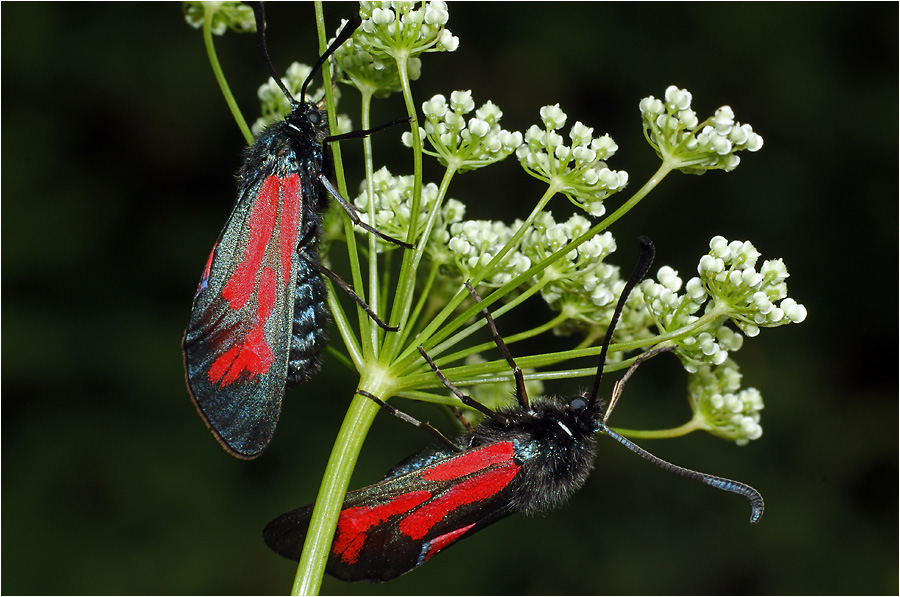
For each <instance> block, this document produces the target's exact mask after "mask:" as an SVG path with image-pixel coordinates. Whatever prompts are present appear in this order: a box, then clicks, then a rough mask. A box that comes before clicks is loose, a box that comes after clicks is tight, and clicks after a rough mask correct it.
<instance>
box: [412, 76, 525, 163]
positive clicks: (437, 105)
mask: <svg viewBox="0 0 900 597" xmlns="http://www.w3.org/2000/svg"><path fill="white" fill-rule="evenodd" d="M472 110H475V102H474V101H473V100H472V92H471V91H454V92H453V93H451V94H450V103H449V104H448V103H447V98H445V97H444V96H443V95H441V94H437V95H435V96H434V97H432V98H431V99H430V100H428V101H427V102H425V103H423V104H422V112H423V113H424V115H425V127H424V128H422V127H419V131H420V135H421V136H422V137H427V138H428V141H429V143H430V144H431V146H432V147H433V148H434V151H427V150H424V153H427V154H428V155H432V156H435V157H437V158H438V160H439V161H440V162H441V163H442V164H444V165H445V166H448V167H452V168H453V169H454V170H455V171H456V172H466V171H468V170H474V169H476V168H481V167H483V166H487V165H489V164H493V163H494V162H499V161H500V160H502V159H505V158H506V157H507V156H508V155H510V154H511V153H512V152H514V151H515V150H516V148H517V147H518V146H519V145H521V144H522V133H519V132H510V131H507V130H504V129H501V128H500V118H501V117H502V116H503V112H501V111H500V108H498V107H497V106H496V105H495V104H494V103H492V102H490V101H488V102H486V103H485V104H484V105H482V106H481V107H480V108H478V110H475V116H474V117H473V118H469V119H468V120H466V118H465V116H466V114H469V113H470V112H472ZM403 144H404V145H406V146H407V147H412V134H411V133H409V132H406V133H403Z"/></svg>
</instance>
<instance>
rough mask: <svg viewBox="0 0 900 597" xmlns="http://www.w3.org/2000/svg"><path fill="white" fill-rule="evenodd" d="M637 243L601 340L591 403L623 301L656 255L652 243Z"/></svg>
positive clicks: (598, 383)
mask: <svg viewBox="0 0 900 597" xmlns="http://www.w3.org/2000/svg"><path fill="white" fill-rule="evenodd" d="M638 243H640V245H641V255H640V257H638V262H637V263H636V264H635V265H634V269H633V270H631V276H629V277H628V281H627V282H626V283H625V288H624V289H622V294H621V295H619V302H618V303H616V310H615V311H614V312H613V316H612V319H610V320H609V327H608V328H606V337H605V338H604V339H603V348H602V349H601V350H600V364H599V365H597V375H596V376H594V387H593V389H591V394H590V396H589V398H590V400H591V402H596V400H597V394H598V393H599V391H600V380H601V379H602V378H603V366H604V365H605V364H606V353H607V352H608V351H609V343H610V342H612V337H613V332H615V331H616V324H617V323H618V322H619V316H620V315H622V309H623V308H624V307H625V301H627V300H628V295H629V294H631V291H632V290H634V287H635V286H637V283H638V282H640V281H641V279H643V277H644V276H645V275H646V274H647V271H648V270H649V269H650V265H651V264H652V263H653V256H654V255H655V253H656V249H654V248H653V241H651V240H650V239H649V238H647V237H646V236H639V237H638Z"/></svg>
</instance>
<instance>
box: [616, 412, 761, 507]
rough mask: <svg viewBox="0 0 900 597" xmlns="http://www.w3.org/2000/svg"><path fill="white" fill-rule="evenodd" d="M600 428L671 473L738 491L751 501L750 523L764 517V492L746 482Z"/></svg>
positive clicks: (730, 491)
mask: <svg viewBox="0 0 900 597" xmlns="http://www.w3.org/2000/svg"><path fill="white" fill-rule="evenodd" d="M599 430H600V431H602V432H603V433H605V434H606V435H608V436H610V437H611V438H613V439H614V440H616V441H617V442H619V443H620V444H622V445H623V446H625V447H626V448H628V449H629V450H631V451H632V452H634V453H635V454H637V455H638V456H640V457H641V458H643V459H644V460H648V461H650V462H652V463H653V464H655V465H656V466H658V467H660V468H661V469H664V470H667V471H669V472H670V473H675V474H676V475H679V476H681V477H687V478H688V479H693V480H694V481H699V482H701V483H703V484H704V485H709V486H710V487H715V488H716V489H721V490H722V491H727V492H729V493H736V494H737V495H740V496H743V497H744V498H745V499H746V500H747V501H748V502H750V508H751V512H750V524H756V523H757V522H759V519H760V518H761V517H762V515H763V510H765V506H766V505H765V502H764V501H763V497H762V494H760V493H759V492H758V491H756V490H755V489H753V488H752V487H750V486H749V485H745V484H744V483H740V482H738V481H732V480H731V479H725V478H724V477H716V476H713V475H707V474H706V473H699V472H697V471H694V470H691V469H689V468H684V467H681V466H677V465H675V464H672V463H671V462H666V461H665V460H663V459H662V458H659V457H657V456H654V455H653V454H651V453H650V452H648V451H647V450H645V449H643V448H642V447H640V446H638V445H637V444H635V443H634V442H632V441H631V440H629V439H627V438H625V437H622V436H621V435H619V434H618V433H616V432H615V431H613V430H612V429H610V428H609V427H607V426H606V425H604V424H602V423H601V424H600V429H599Z"/></svg>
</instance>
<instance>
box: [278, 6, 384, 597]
mask: <svg viewBox="0 0 900 597" xmlns="http://www.w3.org/2000/svg"><path fill="white" fill-rule="evenodd" d="M315 11H316V27H317V30H318V35H319V48H320V51H321V52H324V50H325V47H326V44H327V40H328V37H327V34H326V33H325V19H324V13H323V10H322V3H321V1H317V2H316V3H315ZM322 76H323V79H324V84H325V97H326V105H327V110H328V113H329V114H332V115H334V114H336V112H335V106H334V94H333V93H332V89H331V72H330V70H329V69H327V68H324V69H322ZM330 120H331V121H330V125H331V132H332V134H334V133H335V132H336V130H335V129H336V126H337V119H336V118H331V119H330ZM332 154H333V157H334V169H335V174H336V177H337V181H336V182H337V185H338V190H339V191H340V192H341V194H343V195H344V196H345V197H346V196H347V185H346V183H345V182H344V176H343V162H342V160H341V153H340V147H338V144H337V143H335V144H333V145H332ZM344 229H345V233H346V237H347V249H348V252H349V255H350V263H351V269H352V270H353V283H354V285H355V286H356V288H361V281H362V276H361V274H360V268H359V259H358V257H357V251H356V242H355V238H354V236H355V235H354V234H353V225H352V223H351V222H350V221H349V218H346V217H345V218H344ZM327 287H328V305H329V307H330V308H331V313H332V316H333V318H334V321H335V324H336V325H337V326H338V329H339V330H340V332H341V336H342V337H343V338H344V343H345V345H346V346H347V349H348V351H349V352H350V355H351V358H352V359H353V361H354V363H355V364H356V366H357V368H358V369H361V367H362V360H363V354H361V353H360V351H359V348H358V347H357V346H356V337H355V336H354V334H353V330H352V329H351V327H350V325H349V321H347V318H346V314H345V313H344V311H343V309H342V308H341V305H340V303H339V301H338V300H337V298H336V297H335V293H334V288H333V287H332V285H331V283H330V281H327ZM364 323H365V322H362V320H361V324H360V325H361V326H362V325H364ZM360 329H363V330H364V329H365V328H364V327H361V328H360ZM375 390H376V391H377V390H378V388H375ZM380 390H382V391H383V390H384V388H380ZM373 393H375V392H374V391H373ZM376 395H377V394H376ZM377 413H378V405H376V404H375V403H374V402H372V401H371V400H369V399H367V398H365V397H363V396H359V395H356V396H354V398H353V401H352V402H351V404H350V408H349V409H348V411H347V415H346V416H345V417H344V423H343V425H342V426H341V429H340V431H339V432H338V436H337V438H336V439H335V443H334V446H333V448H332V452H331V456H330V458H329V460H328V465H327V467H326V469H325V474H324V476H323V477H322V484H321V485H320V487H319V494H318V496H317V497H316V503H315V507H314V509H313V516H312V519H311V520H310V523H309V530H308V532H307V535H306V541H305V542H304V544H303V552H302V554H301V555H300V561H299V563H298V565H297V574H296V577H295V578H294V585H293V587H292V590H291V592H292V594H293V595H315V594H317V593H318V592H319V588H320V587H321V585H322V577H323V576H324V574H325V563H326V561H327V560H328V552H329V550H330V548H331V543H332V541H333V540H334V530H335V529H336V528H337V520H338V516H339V514H340V509H341V504H342V503H343V501H344V495H345V494H346V493H347V487H348V486H349V484H350V476H351V474H352V473H353V468H354V466H355V465H356V460H357V458H358V457H359V452H360V450H361V449H362V444H363V441H364V440H365V437H366V433H367V432H368V430H369V427H370V426H371V425H372V421H373V420H374V418H375V415H376V414H377Z"/></svg>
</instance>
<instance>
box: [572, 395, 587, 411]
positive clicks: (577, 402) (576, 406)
mask: <svg viewBox="0 0 900 597" xmlns="http://www.w3.org/2000/svg"><path fill="white" fill-rule="evenodd" d="M569 408H571V409H572V410H584V409H585V408H587V400H585V399H584V398H582V397H581V396H578V397H576V398H572V399H571V400H570V401H569Z"/></svg>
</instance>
